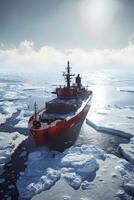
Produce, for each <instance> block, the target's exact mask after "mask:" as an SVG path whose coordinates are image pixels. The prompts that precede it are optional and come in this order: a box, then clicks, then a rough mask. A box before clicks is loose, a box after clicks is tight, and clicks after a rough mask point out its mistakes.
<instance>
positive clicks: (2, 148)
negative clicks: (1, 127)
mask: <svg viewBox="0 0 134 200" xmlns="http://www.w3.org/2000/svg"><path fill="white" fill-rule="evenodd" d="M26 138H27V137H26V136H23V135H21V134H20V133H18V132H14V133H7V132H0V174H2V172H3V167H4V165H5V164H6V163H7V162H8V161H9V160H10V157H11V155H12V154H13V152H14V151H15V149H16V148H17V147H18V146H19V144H20V143H21V142H22V141H23V140H25V139H26Z"/></svg>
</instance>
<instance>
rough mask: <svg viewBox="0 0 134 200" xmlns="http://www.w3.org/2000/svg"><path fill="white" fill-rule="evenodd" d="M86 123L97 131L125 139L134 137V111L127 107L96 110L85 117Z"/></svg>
mask: <svg viewBox="0 0 134 200" xmlns="http://www.w3.org/2000/svg"><path fill="white" fill-rule="evenodd" d="M86 122H87V124H89V125H90V126H91V127H92V128H94V129H96V130H97V131H101V132H107V133H110V134H116V135H119V136H124V137H127V138H131V137H133V136H134V131H133V130H134V110H133V109H131V108H129V107H127V108H115V107H113V108H112V107H107V108H104V109H101V110H97V112H93V113H92V114H90V115H89V116H88V117H87V119H86Z"/></svg>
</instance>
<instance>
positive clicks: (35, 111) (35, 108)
mask: <svg viewBox="0 0 134 200" xmlns="http://www.w3.org/2000/svg"><path fill="white" fill-rule="evenodd" d="M34 117H35V121H37V104H36V102H35V103H34Z"/></svg>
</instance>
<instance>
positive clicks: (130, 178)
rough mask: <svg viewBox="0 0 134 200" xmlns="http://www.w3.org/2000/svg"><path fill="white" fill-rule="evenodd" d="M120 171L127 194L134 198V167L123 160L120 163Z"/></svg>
mask: <svg viewBox="0 0 134 200" xmlns="http://www.w3.org/2000/svg"><path fill="white" fill-rule="evenodd" d="M118 169H119V171H120V173H121V176H122V179H123V188H124V190H125V192H126V193H127V194H128V195H131V196H133V197H134V165H132V164H130V163H129V162H127V161H125V160H121V161H119V166H118Z"/></svg>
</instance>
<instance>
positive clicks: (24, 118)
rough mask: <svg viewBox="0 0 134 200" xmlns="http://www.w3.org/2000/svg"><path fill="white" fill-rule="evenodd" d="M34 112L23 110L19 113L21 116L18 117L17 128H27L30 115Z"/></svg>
mask: <svg viewBox="0 0 134 200" xmlns="http://www.w3.org/2000/svg"><path fill="white" fill-rule="evenodd" d="M31 114H32V112H31V111H29V110H22V111H21V112H20V114H19V116H18V117H17V118H16V119H18V120H19V122H18V123H17V124H16V125H15V127H17V128H27V126H28V120H29V117H30V115H31Z"/></svg>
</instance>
